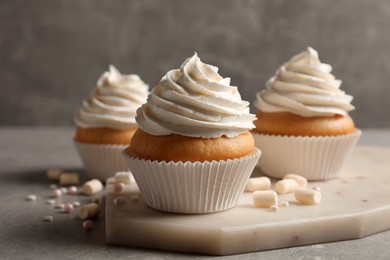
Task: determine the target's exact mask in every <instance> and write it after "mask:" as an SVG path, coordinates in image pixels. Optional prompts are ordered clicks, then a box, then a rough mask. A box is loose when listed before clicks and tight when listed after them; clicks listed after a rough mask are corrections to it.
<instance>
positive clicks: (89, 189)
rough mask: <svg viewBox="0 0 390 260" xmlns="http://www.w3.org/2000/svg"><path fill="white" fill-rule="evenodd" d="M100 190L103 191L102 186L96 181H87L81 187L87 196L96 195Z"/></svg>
mask: <svg viewBox="0 0 390 260" xmlns="http://www.w3.org/2000/svg"><path fill="white" fill-rule="evenodd" d="M102 189H103V184H102V182H101V181H99V180H98V179H92V180H90V181H87V182H86V183H84V185H83V192H84V193H85V194H87V195H92V194H95V193H98V192H99V191H101V190H102Z"/></svg>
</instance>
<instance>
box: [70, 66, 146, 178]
mask: <svg viewBox="0 0 390 260" xmlns="http://www.w3.org/2000/svg"><path fill="white" fill-rule="evenodd" d="M147 95H148V85H146V84H145V83H144V82H143V81H142V80H141V79H140V77H139V76H137V75H133V74H130V75H122V74H121V73H120V72H119V71H118V70H117V69H116V68H115V67H114V66H112V65H111V66H110V68H109V71H107V72H105V73H103V75H102V76H101V77H100V78H99V80H98V82H97V86H96V88H95V89H94V90H93V92H92V93H91V94H90V96H89V97H88V98H87V99H85V100H84V101H83V103H82V106H81V107H80V108H79V109H78V110H77V111H75V113H74V121H75V123H76V126H77V129H76V134H75V137H74V142H75V145H76V148H77V150H78V152H79V155H80V157H81V160H82V161H83V164H84V167H85V170H86V172H87V174H88V176H89V177H90V178H98V179H100V180H102V181H105V180H106V179H107V178H108V177H110V176H112V175H114V174H115V173H116V172H118V171H126V170H128V166H127V164H126V162H125V161H124V160H123V157H122V156H121V151H122V150H123V149H124V148H125V147H126V146H127V145H128V143H129V142H130V140H131V138H132V136H133V134H134V132H135V131H136V130H137V128H138V127H137V123H136V121H135V116H136V110H137V108H139V107H140V106H141V105H142V104H143V103H145V102H146V98H147Z"/></svg>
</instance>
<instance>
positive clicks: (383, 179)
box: [106, 146, 390, 255]
mask: <svg viewBox="0 0 390 260" xmlns="http://www.w3.org/2000/svg"><path fill="white" fill-rule="evenodd" d="M259 174H261V173H260V171H259V170H258V169H255V171H254V173H253V175H252V176H258V175H259ZM112 181H113V180H112V179H111V180H108V182H107V183H108V184H107V197H106V241H107V243H109V244H116V245H126V246H132V247H142V248H153V249H162V250H170V251H181V252H192V253H200V254H208V255H231V254H239V253H247V252H255V251H261V250H268V249H276V248H283V247H292V246H299V245H308V244H317V243H324V242H331V241H339V240H347V239H356V238H361V237H364V236H367V235H370V234H374V233H377V232H381V231H384V230H387V229H390V149H384V148H376V147H359V146H358V147H356V148H355V150H354V151H353V153H352V155H351V158H350V159H349V160H348V162H347V163H346V165H345V167H344V168H343V171H342V173H341V175H340V177H339V178H338V179H334V180H330V181H326V182H311V183H309V187H311V186H318V187H320V188H321V193H322V202H321V203H320V204H319V205H315V206H303V205H300V204H297V203H296V202H295V200H294V198H293V195H292V194H287V195H282V196H279V201H282V200H284V201H288V202H289V203H290V206H289V207H286V208H280V210H279V211H277V212H275V211H271V210H270V209H261V208H255V207H254V204H253V201H252V193H250V192H245V193H244V194H243V195H242V196H241V197H240V199H239V202H238V204H237V206H236V207H235V208H233V209H230V210H227V211H224V212H220V213H213V214H202V215H182V214H170V213H163V212H159V211H156V210H153V209H151V208H149V207H148V206H146V205H145V203H144V202H143V200H142V196H137V194H139V190H138V187H137V185H136V184H130V185H127V186H126V187H125V189H124V191H123V192H122V193H120V194H118V193H114V192H112ZM117 197H122V198H123V199H124V201H125V203H124V204H122V205H115V204H114V203H113V201H114V199H115V198H117Z"/></svg>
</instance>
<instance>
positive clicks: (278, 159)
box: [253, 47, 361, 180]
mask: <svg viewBox="0 0 390 260" xmlns="http://www.w3.org/2000/svg"><path fill="white" fill-rule="evenodd" d="M331 72H332V67H331V66H330V65H328V64H324V63H321V62H320V60H319V58H318V53H317V51H316V50H314V49H313V48H311V47H308V48H307V49H306V50H305V51H304V52H302V53H299V54H297V55H295V56H293V57H292V58H291V59H290V60H289V61H288V62H286V63H284V64H283V65H282V66H281V67H280V68H279V69H278V70H277V72H276V75H275V76H274V77H272V78H270V79H269V80H268V82H267V83H266V89H264V90H262V91H260V92H259V93H258V94H257V99H256V102H255V106H256V108H257V113H256V116H257V118H258V119H257V120H256V121H255V125H256V128H255V129H254V130H253V135H254V139H255V143H256V146H257V147H258V148H259V149H261V150H262V151H263V153H264V155H263V156H262V158H261V160H260V161H259V166H260V167H261V169H262V171H263V172H264V173H265V174H267V175H269V176H271V177H275V178H283V177H284V175H286V174H288V173H291V172H293V173H296V174H300V175H302V176H305V177H306V178H307V179H309V180H327V179H332V178H335V177H337V175H338V173H339V172H340V170H341V168H342V166H343V163H344V162H345V160H346V159H347V158H348V156H349V154H350V152H351V151H352V149H353V147H354V146H355V144H356V142H357V141H358V139H359V137H360V134H361V131H360V130H358V129H357V128H356V127H355V124H354V121H353V119H352V118H351V117H350V116H349V114H348V112H350V111H352V110H353V109H354V107H353V106H352V105H351V101H352V96H350V95H347V94H345V92H344V91H342V90H340V85H341V80H338V79H336V78H335V77H334V76H333V75H332V74H331Z"/></svg>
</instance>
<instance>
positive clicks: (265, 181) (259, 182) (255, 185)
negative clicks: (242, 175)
mask: <svg viewBox="0 0 390 260" xmlns="http://www.w3.org/2000/svg"><path fill="white" fill-rule="evenodd" d="M270 188H271V180H270V179H269V178H268V177H257V178H250V179H249V180H248V182H247V184H246V189H247V190H248V191H251V192H253V191H256V190H269V189H270Z"/></svg>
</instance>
